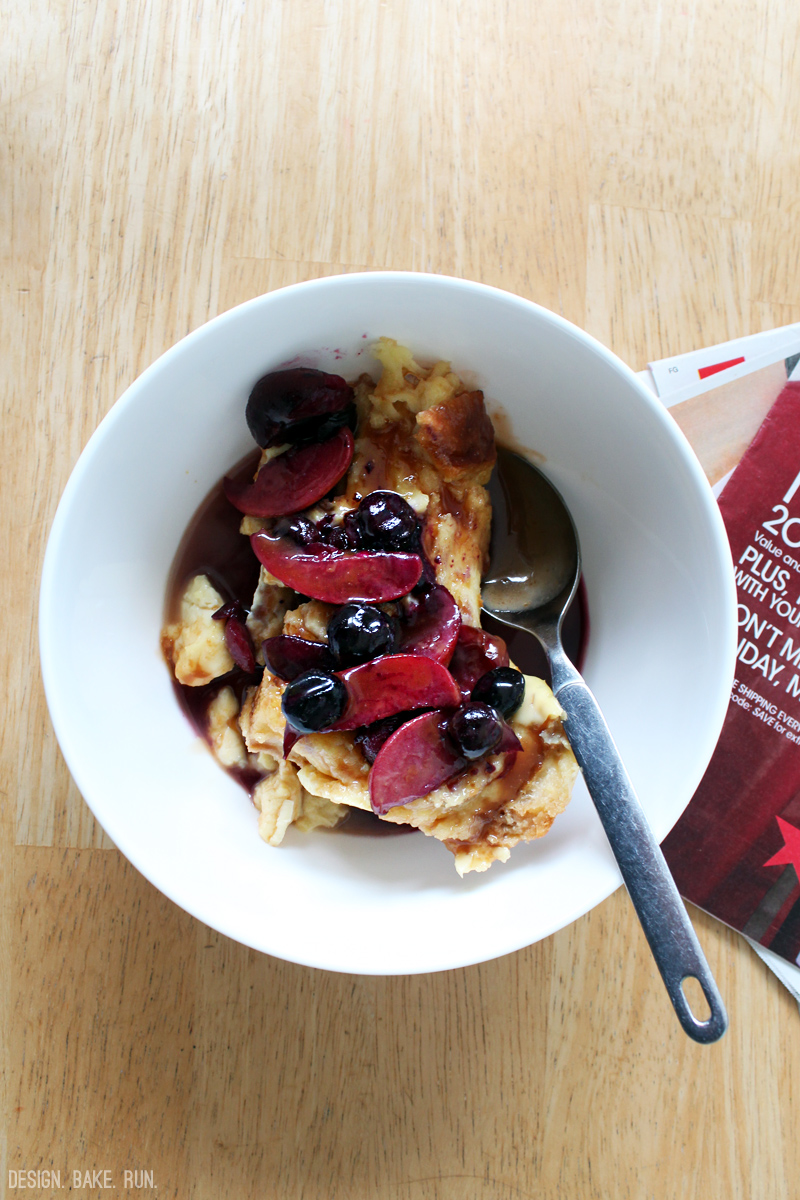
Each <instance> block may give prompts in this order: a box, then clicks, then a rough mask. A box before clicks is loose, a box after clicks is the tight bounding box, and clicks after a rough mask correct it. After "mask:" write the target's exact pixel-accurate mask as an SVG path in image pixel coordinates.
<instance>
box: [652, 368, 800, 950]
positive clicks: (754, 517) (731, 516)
mask: <svg viewBox="0 0 800 1200" xmlns="http://www.w3.org/2000/svg"><path fill="white" fill-rule="evenodd" d="M719 503H720V510H721V512H722V515H723V518H724V520H725V524H726V527H727V530H728V536H729V538H730V543H731V550H732V554H733V561H734V567H735V570H736V581H737V588H738V596H739V645H738V652H737V669H736V680H735V682H734V687H733V692H732V695H731V703H730V707H729V710H728V715H727V717H726V720H725V724H724V726H723V730H722V734H721V736H720V740H719V743H718V745H717V749H716V751H715V753H714V757H713V758H712V760H711V763H710V765H709V767H708V770H707V771H706V774H705V776H704V777H703V780H702V782H701V784H700V787H699V788H698V790H697V792H696V793H695V796H694V798H693V799H692V801H691V803H690V805H689V807H688V808H687V810H686V812H685V813H684V815H683V816H682V817H681V819H680V821H679V822H678V823H677V825H676V826H675V828H674V829H673V830H672V832H671V833H670V835H669V836H668V837H667V839H666V840H665V842H664V843H663V846H662V849H663V851H664V854H665V856H666V859H667V862H668V863H669V866H670V868H671V870H672V873H673V875H674V877H675V881H676V883H677V885H678V888H679V890H680V891H681V893H682V894H683V896H685V897H686V899H688V900H691V901H692V902H693V903H695V904H698V905H699V906H700V907H701V908H703V909H705V910H706V911H707V912H709V913H711V914H712V915H714V916H716V917H718V918H720V919H721V920H722V921H724V922H726V924H728V925H730V926H732V927H733V928H734V929H737V930H739V931H740V932H742V933H744V934H746V935H747V936H748V937H750V938H751V939H753V941H757V942H759V943H760V944H761V945H762V946H764V947H767V948H769V949H770V950H771V951H773V952H774V953H776V954H778V955H780V956H781V957H782V958H784V959H786V960H787V961H788V962H790V963H792V964H797V963H798V962H799V961H800V381H798V382H788V383H787V384H786V385H785V386H784V388H783V390H782V391H781V393H780V395H779V396H778V399H777V400H776V401H775V403H774V404H773V405H772V407H771V409H770V410H769V412H768V414H767V416H766V418H765V420H764V422H763V424H762V425H761V427H760V429H759V430H758V433H757V434H756V436H755V438H754V440H753V442H752V443H751V445H750V447H749V449H748V450H747V452H746V453H745V454H744V457H743V458H742V460H741V462H740V463H739V465H738V467H737V468H736V469H735V471H734V473H733V475H732V476H731V478H730V480H729V481H728V483H727V485H726V487H725V489H724V491H723V492H722V494H721V496H720V500H719Z"/></svg>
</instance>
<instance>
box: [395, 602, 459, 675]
mask: <svg viewBox="0 0 800 1200" xmlns="http://www.w3.org/2000/svg"><path fill="white" fill-rule="evenodd" d="M460 629H461V612H460V610H459V607H458V605H457V604H456V602H455V600H454V599H453V597H452V596H451V595H450V592H449V591H448V590H447V588H446V587H442V586H441V584H437V585H436V586H435V587H432V588H431V589H430V590H429V591H427V592H425V593H424V595H422V596H421V597H420V598H419V600H418V602H417V607H416V608H415V610H414V612H413V613H412V614H411V616H410V617H409V618H408V623H407V625H406V627H405V630H404V633H403V639H402V642H401V645H400V649H401V651H402V652H403V653H404V654H422V655H424V656H425V657H426V658H432V659H434V660H435V661H436V662H440V663H443V664H444V666H447V664H448V663H449V662H450V659H451V658H452V657H453V651H454V650H455V648H456V641H457V640H458V633H459V630H460Z"/></svg>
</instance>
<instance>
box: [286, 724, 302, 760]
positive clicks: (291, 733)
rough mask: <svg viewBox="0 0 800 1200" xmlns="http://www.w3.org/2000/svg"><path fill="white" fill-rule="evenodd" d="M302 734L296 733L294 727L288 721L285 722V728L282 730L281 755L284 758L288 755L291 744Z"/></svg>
mask: <svg viewBox="0 0 800 1200" xmlns="http://www.w3.org/2000/svg"><path fill="white" fill-rule="evenodd" d="M302 736H303V735H302V734H301V733H298V732H297V730H296V729H292V727H291V725H290V724H289V722H288V721H287V722H286V728H285V729H284V731H283V757H284V758H288V757H289V753H290V751H291V749H292V746H293V745H294V744H295V742H296V741H298V739H299V738H301V737H302Z"/></svg>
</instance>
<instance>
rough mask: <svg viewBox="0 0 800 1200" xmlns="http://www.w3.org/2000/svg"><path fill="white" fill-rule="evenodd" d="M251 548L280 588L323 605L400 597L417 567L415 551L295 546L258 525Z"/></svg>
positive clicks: (419, 568) (407, 589)
mask: <svg viewBox="0 0 800 1200" xmlns="http://www.w3.org/2000/svg"><path fill="white" fill-rule="evenodd" d="M250 543H251V545H252V547H253V552H254V553H255V556H256V558H257V559H258V561H259V562H260V563H262V564H263V565H264V566H265V567H266V568H267V570H268V571H269V573H270V574H271V575H274V576H275V578H276V579H279V580H280V581H281V583H283V584H285V585H286V587H290V588H294V590H295V591H296V592H300V593H301V594H302V595H304V596H310V597H311V598H312V600H323V601H324V602H325V603H326V604H349V603H350V602H351V601H363V602H365V603H374V602H377V603H382V602H383V601H386V600H397V599H398V598H399V597H400V596H405V595H406V593H407V592H410V591H411V589H412V587H414V585H415V584H416V582H417V580H418V579H419V577H420V572H421V571H422V563H421V561H420V558H419V555H417V554H400V553H386V554H370V553H369V552H368V551H356V550H336V549H334V547H332V546H325V545H322V544H315V545H312V546H308V547H306V548H304V549H302V550H301V549H299V548H298V546H297V545H296V544H295V543H294V542H290V541H288V540H287V539H286V538H276V537H271V536H270V535H269V534H268V533H266V532H265V531H264V530H263V529H262V530H259V532H258V533H254V534H253V535H252V537H251V538H250Z"/></svg>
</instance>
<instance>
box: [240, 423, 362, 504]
mask: <svg viewBox="0 0 800 1200" xmlns="http://www.w3.org/2000/svg"><path fill="white" fill-rule="evenodd" d="M353 445H354V443H353V435H352V433H351V432H350V430H349V429H340V430H339V432H338V433H337V434H335V435H334V436H333V437H332V438H328V439H327V441H324V442H312V443H311V444H310V445H308V446H295V447H293V448H292V449H291V450H287V451H286V453H285V454H279V455H278V456H277V457H276V458H271V459H270V460H269V462H267V463H265V464H264V466H263V467H262V468H261V470H260V471H259V472H258V474H257V475H256V477H255V479H254V480H253V482H252V483H246V482H244V481H241V482H237V481H236V480H234V479H227V478H226V479H224V480H223V487H224V489H225V495H226V496H227V497H228V499H229V500H230V502H231V504H232V505H233V507H234V508H238V510H239V512H242V513H246V514H247V515H248V516H251V517H280V516H284V515H285V514H287V513H296V512H300V511H301V509H304V508H309V507H310V506H311V505H312V504H316V502H317V500H321V499H322V497H323V496H325V495H326V494H327V493H328V492H329V491H330V490H331V488H332V487H333V486H334V484H337V483H338V482H339V480H340V479H341V478H342V476H343V475H344V473H345V472H346V471H347V468H348V467H349V466H350V463H351V462H352V459H353Z"/></svg>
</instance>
